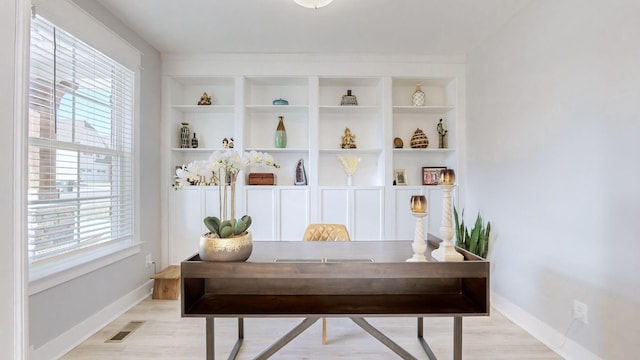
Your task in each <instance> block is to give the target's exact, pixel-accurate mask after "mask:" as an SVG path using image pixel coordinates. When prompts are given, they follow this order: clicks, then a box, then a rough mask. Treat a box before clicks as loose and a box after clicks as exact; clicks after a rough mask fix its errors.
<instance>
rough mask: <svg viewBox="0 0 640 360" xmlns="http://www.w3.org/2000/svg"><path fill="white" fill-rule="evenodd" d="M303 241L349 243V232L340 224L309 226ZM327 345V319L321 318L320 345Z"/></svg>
mask: <svg viewBox="0 0 640 360" xmlns="http://www.w3.org/2000/svg"><path fill="white" fill-rule="evenodd" d="M302 240H304V241H350V240H351V238H350V237H349V231H347V227H346V226H344V225H342V224H309V226H307V229H306V230H305V231H304V235H303V236H302ZM326 344H327V318H325V317H323V318H322V345H326Z"/></svg>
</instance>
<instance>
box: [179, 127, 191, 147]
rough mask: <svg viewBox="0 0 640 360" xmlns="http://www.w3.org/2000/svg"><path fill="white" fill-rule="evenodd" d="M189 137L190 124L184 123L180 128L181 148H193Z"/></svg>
mask: <svg viewBox="0 0 640 360" xmlns="http://www.w3.org/2000/svg"><path fill="white" fill-rule="evenodd" d="M189 135H191V130H189V123H186V122H183V123H182V127H181V128H180V148H182V149H188V148H190V147H191V142H190V141H191V139H189Z"/></svg>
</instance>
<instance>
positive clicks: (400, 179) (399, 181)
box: [393, 169, 407, 186]
mask: <svg viewBox="0 0 640 360" xmlns="http://www.w3.org/2000/svg"><path fill="white" fill-rule="evenodd" d="M393 179H394V182H395V184H396V185H398V186H405V185H407V170H405V169H395V170H394V171H393Z"/></svg>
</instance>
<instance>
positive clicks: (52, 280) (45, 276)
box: [22, 0, 142, 295]
mask: <svg viewBox="0 0 640 360" xmlns="http://www.w3.org/2000/svg"><path fill="white" fill-rule="evenodd" d="M33 3H34V5H35V7H36V11H37V12H38V14H39V15H42V16H43V17H44V18H45V19H47V20H48V21H50V22H51V23H53V24H54V25H55V26H57V27H59V28H62V29H64V30H65V31H67V32H69V33H70V34H72V35H73V36H75V37H77V38H79V39H80V40H82V41H84V42H85V43H87V44H89V45H90V46H91V47H93V48H95V49H96V50H98V51H100V52H102V53H104V54H106V55H107V56H109V57H111V58H112V59H113V60H114V61H116V62H118V63H120V64H122V65H124V66H125V67H126V68H128V69H129V70H131V71H133V124H132V125H133V126H132V131H133V134H132V137H131V138H132V139H131V141H132V144H133V147H132V165H131V166H132V174H131V176H132V178H133V181H132V194H133V232H132V235H131V237H127V238H126V239H120V240H114V241H109V242H106V243H104V244H97V245H94V246H91V247H88V248H85V249H78V250H75V251H72V252H70V253H66V254H59V255H56V256H53V257H51V258H48V259H42V260H39V261H38V262H36V263H34V264H31V261H29V260H30V259H25V260H27V261H28V262H29V266H28V267H29V276H28V283H29V286H28V294H29V295H32V294H35V293H38V292H41V291H43V290H46V289H48V288H51V287H54V286H56V285H59V284H61V283H63V282H66V281H69V280H71V279H73V278H77V277H80V276H82V275H85V274H87V273H89V272H92V271H95V270H97V269H99V268H102V267H104V266H108V265H110V264H114V263H116V262H118V261H121V260H123V259H125V258H127V257H130V256H132V255H135V254H137V253H139V252H140V249H141V244H142V242H141V241H140V236H139V224H140V206H139V198H140V197H139V194H140V184H139V178H140V176H139V175H140V174H139V166H137V164H139V154H140V151H139V143H140V142H139V126H140V125H139V124H140V121H139V119H140V106H139V102H140V56H141V54H140V52H139V51H138V50H137V49H135V48H134V47H133V46H131V45H130V44H128V43H126V42H125V41H124V40H122V38H120V37H119V36H118V35H117V34H115V33H113V32H112V31H111V30H109V29H108V28H106V27H105V26H104V25H103V24H101V23H99V22H97V21H96V20H95V19H93V18H92V17H90V16H89V15H87V14H86V13H85V12H84V11H83V10H81V9H80V8H79V7H78V6H77V5H75V4H74V3H72V2H69V1H67V0H34V1H33ZM69 24H70V25H71V27H72V28H73V31H71V29H67V25H69ZM28 29H30V26H28ZM82 29H84V30H82ZM78 34H80V36H79V35H78ZM27 38H30V35H28V36H27ZM30 46H31V45H30V44H29V48H30ZM25 80H26V83H27V84H28V83H29V78H28V74H27V78H26V79H25ZM25 113H26V114H25V116H27V117H28V115H29V113H28V112H25ZM26 123H27V122H25V123H24V124H23V126H24V128H25V131H24V132H23V133H24V141H25V143H29V135H28V131H26V129H27V124H26ZM24 151H25V154H27V153H28V151H27V150H26V149H25V150H24ZM23 167H24V168H23V169H22V173H23V174H27V173H28V172H29V169H28V164H27V162H26V161H25V162H24V163H23ZM23 186H24V192H23V194H25V196H26V195H27V194H28V190H27V189H28V188H29V185H28V182H26V181H25V182H24V185H23ZM27 203H28V201H27V199H26V198H25V200H24V204H25V208H24V213H23V215H22V216H23V219H24V220H23V221H22V223H23V224H25V225H24V226H25V234H26V226H27V224H28V221H27V214H26V211H27V210H28V207H27V206H26V204H27ZM28 240H29V239H28V237H25V239H24V241H25V242H28Z"/></svg>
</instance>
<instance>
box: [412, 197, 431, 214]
mask: <svg viewBox="0 0 640 360" xmlns="http://www.w3.org/2000/svg"><path fill="white" fill-rule="evenodd" d="M411 212H415V213H424V212H427V198H425V197H424V195H413V196H411Z"/></svg>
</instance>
